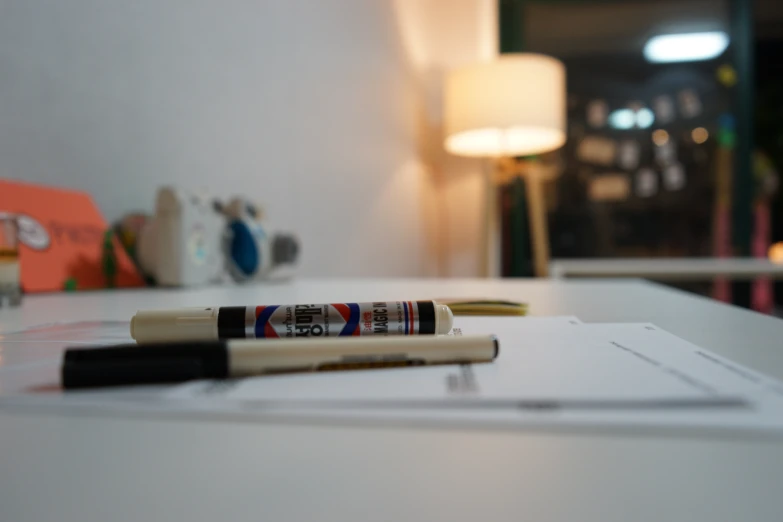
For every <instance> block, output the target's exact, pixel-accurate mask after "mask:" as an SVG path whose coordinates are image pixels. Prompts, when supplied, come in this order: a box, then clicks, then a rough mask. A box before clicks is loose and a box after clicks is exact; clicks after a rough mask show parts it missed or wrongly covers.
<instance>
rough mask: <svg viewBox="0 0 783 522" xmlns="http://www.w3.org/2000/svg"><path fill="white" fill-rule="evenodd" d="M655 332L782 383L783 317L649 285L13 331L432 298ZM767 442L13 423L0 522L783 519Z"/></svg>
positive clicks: (158, 295)
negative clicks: (512, 303) (515, 305)
mask: <svg viewBox="0 0 783 522" xmlns="http://www.w3.org/2000/svg"><path fill="white" fill-rule="evenodd" d="M460 296H465V297H476V296H488V297H501V298H502V297H505V298H511V299H518V300H525V301H527V302H529V303H530V304H531V311H532V312H533V314H534V315H553V314H558V315H571V314H573V315H577V316H579V317H581V318H582V319H583V320H585V321H650V322H654V323H656V324H658V325H660V326H662V327H664V328H666V329H668V330H670V331H671V332H673V333H675V334H678V335H680V336H682V337H684V338H685V339H688V340H691V341H693V342H696V343H698V344H701V345H703V346H704V347H706V348H709V349H711V350H714V351H715V352H717V353H720V354H722V355H726V356H728V357H731V358H733V359H735V360H737V361H739V362H741V363H744V364H746V365H748V366H751V367H753V368H756V369H758V370H761V371H764V372H766V373H768V374H771V375H775V376H777V377H779V378H783V321H781V320H778V319H774V318H771V317H765V316H761V315H758V314H755V313H752V312H748V311H745V310H740V309H737V308H733V307H730V306H727V305H723V304H720V303H716V302H712V301H709V300H706V299H702V298H699V297H696V296H691V295H688V294H684V293H681V292H678V291H674V290H669V289H666V288H664V287H660V286H656V285H652V284H649V283H642V282H636V281H601V282H596V281H563V282H552V281H508V280H441V281H434V280H373V281H356V280H353V281H351V280H331V281H327V280H320V281H307V280H304V281H298V282H296V283H294V284H276V285H270V286H260V287H252V288H251V287H247V288H211V289H203V290H188V291H171V290H168V291H167V290H155V291H121V292H106V293H89V294H80V295H65V294H63V295H49V296H34V297H31V296H27V297H26V299H25V301H24V303H23V306H22V307H21V308H18V309H0V332H4V331H11V330H17V329H21V328H24V327H28V326H32V325H35V324H40V323H44V322H52V321H62V320H88V319H128V318H129V317H130V315H131V314H132V313H133V312H135V310H136V309H138V308H156V307H167V306H169V307H173V306H200V305H226V304H256V303H258V304H261V303H286V302H287V303H291V302H307V301H311V302H323V301H331V302H334V301H341V300H343V301H346V300H372V299H395V298H405V299H415V298H432V297H460ZM781 484H783V443H781V442H780V441H779V440H769V439H761V438H752V437H749V438H730V439H729V438H715V437H712V438H710V437H696V436H689V437H687V438H686V437H676V436H672V435H669V436H667V437H660V436H654V435H652V434H651V435H649V436H644V435H635V436H620V435H614V436H611V435H602V436H596V435H585V434H576V433H572V434H565V433H555V432H542V431H537V432H529V431H490V430H464V429H463V430H447V429H425V428H402V427H399V428H397V427H385V428H381V427H369V426H340V425H334V424H319V423H317V422H316V421H301V422H289V423H287V424H286V423H282V422H268V423H263V422H261V423H259V422H255V423H231V422H226V423H217V422H203V421H196V420H193V421H187V420H176V421H174V420H168V421H167V420H162V419H151V418H119V417H113V418H110V417H88V416H84V417H74V416H61V415H57V414H46V415H45V414H41V413H30V412H24V411H18V410H13V411H10V410H6V411H4V410H0V521H2V522H5V521H9V522H24V521H35V522H43V521H49V520H52V521H54V520H57V521H60V522H62V521H74V522H77V521H78V522H92V521H109V520H111V521H118V522H119V521H145V522H150V521H158V520H160V521H175V520H188V521H194V522H200V521H215V520H226V521H228V520H231V521H245V520H247V521H251V520H252V521H258V520H263V521H274V520H290V521H297V522H299V521H307V520H316V519H318V520H327V521H332V520H334V521H341V522H342V521H354V520H355V521H363V522H364V521H375V520H404V521H411V520H427V521H441V520H443V521H446V520H449V521H463V520H464V521H476V520H487V521H489V520H491V521H493V522H495V521H506V520H508V521H512V520H513V521H520V520H530V521H550V520H551V521H566V520H579V521H602V522H607V521H623V522H628V521H635V522H637V521H639V522H644V521H653V520H656V521H659V520H666V521H674V520H683V521H685V520H687V521H700V520H703V521H724V520H725V521H729V520H742V521H761V520H783V495H781V494H780V487H781V486H780V485H781Z"/></svg>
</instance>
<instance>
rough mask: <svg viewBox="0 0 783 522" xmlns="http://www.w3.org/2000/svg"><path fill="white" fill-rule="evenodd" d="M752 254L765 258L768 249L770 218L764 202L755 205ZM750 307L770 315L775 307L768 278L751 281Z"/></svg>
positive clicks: (767, 206) (767, 207) (770, 282)
mask: <svg viewBox="0 0 783 522" xmlns="http://www.w3.org/2000/svg"><path fill="white" fill-rule="evenodd" d="M754 216H755V223H754V225H755V226H754V232H755V234H754V235H753V243H752V247H751V248H752V252H751V253H752V254H753V257H757V258H766V257H767V249H768V248H769V236H770V222H769V220H770V216H769V205H767V203H766V202H764V203H758V204H756V211H755V212H754ZM750 306H751V308H753V309H754V310H756V311H757V312H761V313H764V314H771V313H772V310H773V308H774V307H775V297H774V292H773V289H772V281H771V280H770V278H769V277H759V278H757V279H756V280H755V281H753V290H752V294H751V300H750Z"/></svg>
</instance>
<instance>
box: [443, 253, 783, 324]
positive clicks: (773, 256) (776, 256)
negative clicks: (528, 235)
mask: <svg viewBox="0 0 783 522" xmlns="http://www.w3.org/2000/svg"><path fill="white" fill-rule="evenodd" d="M767 255H768V256H769V260H770V261H772V262H773V263H775V264H779V265H781V264H783V241H778V242H777V243H774V244H773V245H772V246H771V247H769V252H768V254H767ZM451 311H452V312H453V313H454V315H457V312H455V311H454V308H452V309H451Z"/></svg>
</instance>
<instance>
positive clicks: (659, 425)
mask: <svg viewBox="0 0 783 522" xmlns="http://www.w3.org/2000/svg"><path fill="white" fill-rule="evenodd" d="M456 326H457V327H458V328H461V329H462V330H463V332H464V333H465V334H468V333H471V334H472V333H495V334H497V335H498V336H499V337H500V339H501V357H499V358H498V361H497V362H496V363H494V364H488V365H473V366H472V367H470V368H471V371H472V372H473V376H472V379H473V381H474V385H475V386H473V387H472V388H471V386H467V388H466V389H464V390H462V392H459V387H458V386H457V387H456V388H454V387H452V388H449V387H448V382H449V376H453V375H456V381H455V378H452V379H451V380H452V381H453V382H456V383H459V382H463V383H464V380H465V379H467V378H466V377H465V375H464V374H463V373H462V372H463V371H464V370H465V367H460V366H442V367H430V368H414V369H395V370H381V371H367V372H352V373H345V372H342V373H331V374H307V375H290V376H276V377H272V378H269V377H265V378H253V379H242V380H227V381H199V382H194V383H189V384H184V385H179V386H155V387H134V388H119V389H112V390H94V391H89V392H80V393H75V394H74V393H65V394H63V393H61V391H60V390H59V388H58V372H59V361H60V357H61V353H62V350H63V347H64V346H67V345H73V344H102V343H106V342H111V343H117V342H126V341H127V340H128V339H127V337H125V336H127V324H125V323H110V324H101V325H98V324H91V325H87V324H85V323H79V324H77V325H52V326H49V327H47V328H42V329H36V330H34V331H29V332H24V333H20V334H5V335H3V336H0V407H44V408H50V409H51V411H56V412H69V411H75V410H85V409H86V410H87V411H89V412H90V413H109V414H120V415H126V414H128V415H131V414H157V415H164V416H176V415H186V416H195V417H196V418H203V419H232V420H250V421H252V420H256V419H266V420H269V419H280V418H283V419H294V420H307V421H310V420H313V419H315V420H326V421H329V422H359V423H366V422H370V423H384V424H388V423H392V424H399V423H402V424H420V425H428V426H446V427H448V426H472V427H503V428H536V427H545V428H564V429H578V428H588V429H594V428H598V429H610V430H613V431H614V430H617V429H621V428H631V429H639V428H641V429H645V430H648V429H666V430H672V429H673V430H675V431H677V430H693V429H696V430H703V429H707V430H710V431H712V430H719V431H722V432H726V431H728V432H733V431H740V432H745V433H747V432H753V433H764V434H774V435H776V436H783V385H782V384H781V383H780V382H779V381H776V380H774V379H771V378H768V377H765V376H763V375H761V374H759V373H757V372H754V371H752V370H749V369H747V368H743V367H742V366H739V365H736V364H734V363H733V362H731V361H728V360H726V359H724V358H722V357H720V356H717V355H715V354H712V353H711V352H709V351H707V350H704V349H702V348H699V347H697V346H694V345H693V344H691V343H688V342H686V341H684V340H682V339H679V338H678V337H676V336H674V335H671V334H669V333H667V332H665V331H662V330H660V329H659V328H656V327H655V326H653V325H645V324H581V323H580V322H579V321H578V320H576V319H575V318H506V317H459V318H457V320H456ZM64 337H69V339H64ZM422 370H424V371H423V372H422ZM432 370H435V373H431V371H432ZM416 373H421V375H420V376H416V377H414V376H413V375H414V374H416ZM280 377H284V379H285V380H284V381H281V380H279V379H280ZM425 377H426V378H425ZM430 378H431V379H432V380H431V382H430V381H429V380H428V379H430ZM335 379H339V381H340V382H339V383H336V381H335ZM460 379H462V381H460ZM468 380H470V379H468ZM345 383H349V384H350V386H349V385H346V384H345ZM433 383H435V384H433ZM316 391H317V392H318V395H315V394H314V392H316ZM325 392H328V394H327V395H324V393H325ZM453 392H456V393H453ZM329 394H331V396H330V395H329ZM346 394H348V395H346ZM373 394H374V395H373ZM324 397H329V398H330V401H328V402H327V401H325V400H323V399H324ZM368 397H370V402H369V403H368V402H365V401H367V398H368ZM436 406H437V407H436Z"/></svg>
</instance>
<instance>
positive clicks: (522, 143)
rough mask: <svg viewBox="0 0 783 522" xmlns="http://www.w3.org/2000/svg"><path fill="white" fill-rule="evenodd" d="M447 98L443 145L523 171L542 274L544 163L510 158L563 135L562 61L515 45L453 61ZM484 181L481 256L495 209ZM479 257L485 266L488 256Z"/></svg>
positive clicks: (557, 142)
mask: <svg viewBox="0 0 783 522" xmlns="http://www.w3.org/2000/svg"><path fill="white" fill-rule="evenodd" d="M444 104H445V107H444V129H445V136H446V140H445V147H446V150H448V151H449V152H450V153H452V154H456V155H460V156H474V157H489V158H495V159H496V167H497V169H496V172H497V173H498V176H501V177H508V176H509V175H522V176H523V177H524V179H525V185H526V189H527V191H526V192H527V204H528V212H529V219H530V233H531V239H532V241H531V242H532V245H533V261H534V266H535V272H536V275H537V276H545V275H547V267H548V264H549V238H548V235H549V233H548V229H547V218H546V205H545V203H544V194H543V181H544V179H543V177H544V176H543V174H542V172H543V171H542V169H539V168H537V167H536V166H535V165H532V164H530V163H529V162H519V161H517V160H516V159H515V158H517V157H519V156H530V155H533V154H541V153H544V152H549V151H551V150H554V149H557V148H559V147H562V146H563V144H564V143H565V140H566V132H565V127H566V108H565V104H566V85H565V67H564V66H563V63H562V62H561V61H559V60H557V59H555V58H552V57H550V56H544V55H541V54H534V53H518V54H503V55H501V56H500V57H498V58H497V59H495V60H493V61H491V62H483V63H479V64H475V65H470V66H467V67H462V68H459V69H456V70H454V71H452V72H451V73H449V75H448V77H447V79H446V86H445V93H444ZM488 181H489V183H488V185H487V191H488V193H487V200H486V201H487V203H486V207H485V217H484V227H483V229H484V230H483V233H484V234H485V238H484V241H483V243H484V249H485V252H484V259H485V260H486V256H488V251H489V248H490V247H489V242H490V239H489V238H490V237H491V227H492V224H493V222H494V219H493V217H494V215H495V213H496V210H495V207H496V202H495V200H496V197H495V188H494V186H495V179H492V178H490V179H489V180H488ZM484 264H485V268H487V269H488V263H486V261H485V263H484Z"/></svg>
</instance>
